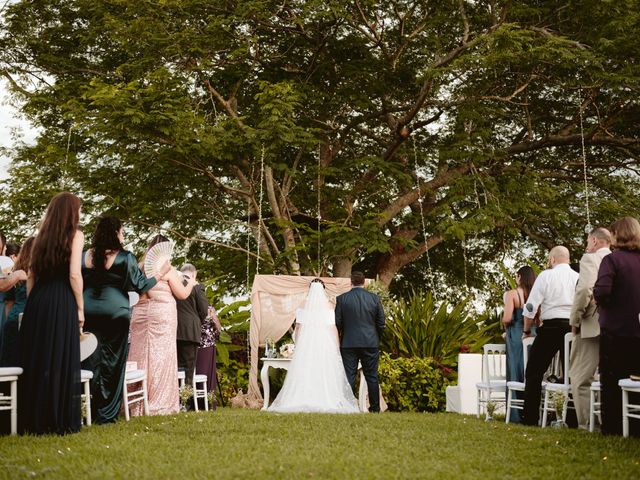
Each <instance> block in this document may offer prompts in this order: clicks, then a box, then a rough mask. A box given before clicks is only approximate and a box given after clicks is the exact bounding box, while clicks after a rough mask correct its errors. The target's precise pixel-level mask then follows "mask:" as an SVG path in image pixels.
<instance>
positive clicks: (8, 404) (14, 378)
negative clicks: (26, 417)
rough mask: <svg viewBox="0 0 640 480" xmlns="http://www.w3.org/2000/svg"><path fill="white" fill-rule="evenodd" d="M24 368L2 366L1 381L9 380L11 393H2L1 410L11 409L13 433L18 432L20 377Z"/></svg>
mask: <svg viewBox="0 0 640 480" xmlns="http://www.w3.org/2000/svg"><path fill="white" fill-rule="evenodd" d="M20 375H22V368H19V367H3V368H0V382H9V383H10V384H11V385H10V392H9V395H5V394H0V410H11V435H15V434H16V433H18V377H19V376H20Z"/></svg>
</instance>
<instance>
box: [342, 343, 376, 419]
mask: <svg viewBox="0 0 640 480" xmlns="http://www.w3.org/2000/svg"><path fill="white" fill-rule="evenodd" d="M340 353H341V354H342V363H343V364H344V370H345V372H346V374H347V380H348V381H349V385H351V389H352V390H355V385H356V374H357V373H358V360H359V361H360V363H361V364H362V372H363V373H364V378H365V380H366V381H367V390H368V391H369V411H370V412H379V411H380V382H379V381H378V358H379V351H378V349H377V348H340Z"/></svg>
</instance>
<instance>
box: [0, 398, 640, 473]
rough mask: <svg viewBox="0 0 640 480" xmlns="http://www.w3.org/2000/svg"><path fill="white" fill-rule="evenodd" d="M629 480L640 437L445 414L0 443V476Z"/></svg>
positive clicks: (161, 428)
mask: <svg viewBox="0 0 640 480" xmlns="http://www.w3.org/2000/svg"><path fill="white" fill-rule="evenodd" d="M25 477H44V478H81V479H86V478H178V479H186V478H234V479H243V478H265V479H266V478H323V479H324V478H359V479H360V478H361V479H368V478H385V479H387V478H438V479H439V478H479V477H485V478H507V477H511V478H518V479H528V478H540V479H545V480H548V479H552V478H568V479H571V480H573V479H579V478H609V479H611V480H613V479H616V480H617V479H622V478H640V440H638V439H623V438H620V437H615V438H611V437H603V436H602V435H600V434H589V433H587V432H581V431H576V430H554V429H551V428H547V429H545V430H541V429H539V428H530V427H522V426H516V425H505V424H504V423H498V422H491V423H485V422H483V421H481V420H477V419H475V418H472V417H464V416H461V415H455V414H444V413H442V414H419V413H384V414H381V415H372V414H369V415H318V414H312V415H309V414H307V415H305V414H296V415H278V414H272V413H269V414H267V413H263V412H258V411H247V410H232V409H219V410H218V411H217V412H215V413H214V412H200V413H188V414H181V415H177V416H170V417H147V418H136V419H133V420H132V421H131V422H129V423H125V422H124V421H123V422H119V423H117V424H114V425H108V426H94V427H90V428H84V429H83V430H82V432H81V433H79V434H76V435H68V436H65V437H2V438H0V478H25Z"/></svg>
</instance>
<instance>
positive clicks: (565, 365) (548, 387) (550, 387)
mask: <svg viewBox="0 0 640 480" xmlns="http://www.w3.org/2000/svg"><path fill="white" fill-rule="evenodd" d="M571 342H573V333H571V332H569V333H566V334H565V336H564V358H563V361H562V377H563V379H564V381H563V382H562V383H550V382H544V402H543V407H542V424H541V425H542V428H544V427H546V426H547V413H548V412H549V411H550V410H551V411H555V408H554V407H553V406H551V407H550V406H549V397H550V396H551V393H552V392H558V393H562V394H563V395H564V403H563V406H562V421H563V422H565V421H566V420H567V409H568V406H569V401H570V398H569V397H570V395H571V384H570V381H569V350H570V349H571ZM556 413H557V412H556Z"/></svg>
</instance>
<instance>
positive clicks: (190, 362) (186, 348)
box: [177, 340, 200, 385]
mask: <svg viewBox="0 0 640 480" xmlns="http://www.w3.org/2000/svg"><path fill="white" fill-rule="evenodd" d="M199 347H200V344H199V343H195V342H188V341H184V340H178V342H177V348H178V368H184V375H185V381H186V383H187V385H191V384H192V381H193V373H194V372H193V371H194V370H195V368H196V358H197V356H198V348H199Z"/></svg>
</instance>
